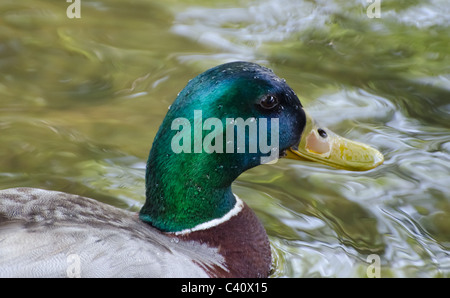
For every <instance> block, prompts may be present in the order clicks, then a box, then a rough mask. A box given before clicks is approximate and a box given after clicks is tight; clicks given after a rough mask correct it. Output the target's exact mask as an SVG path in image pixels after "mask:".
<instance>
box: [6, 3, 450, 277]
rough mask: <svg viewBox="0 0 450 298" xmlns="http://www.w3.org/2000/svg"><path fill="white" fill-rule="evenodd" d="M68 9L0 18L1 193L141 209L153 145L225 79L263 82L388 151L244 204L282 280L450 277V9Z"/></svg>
mask: <svg viewBox="0 0 450 298" xmlns="http://www.w3.org/2000/svg"><path fill="white" fill-rule="evenodd" d="M68 5H69V4H68V3H67V2H65V1H63V0H61V1H56V0H47V1H45V0H21V1H20V3H19V2H18V1H12V0H3V1H2V2H1V3H0V159H1V160H2V162H1V163H0V165H1V166H0V188H8V187H17V186H29V187H39V188H45V189H54V190H61V191H66V192H70V193H76V194H80V195H84V196H89V197H93V198H96V199H98V200H100V201H103V202H106V203H110V204H113V205H115V206H118V207H121V208H126V209H131V210H138V209H139V207H140V206H141V205H142V203H143V200H144V171H145V161H146V158H147V154H148V151H149V148H150V146H151V143H152V140H153V137H154V136H155V134H156V131H157V129H158V127H159V124H160V122H161V121H162V119H163V117H164V115H165V113H166V111H167V109H168V107H169V105H170V104H171V102H172V101H173V99H174V98H175V97H176V95H177V93H178V92H179V91H180V90H181V89H182V88H183V87H184V86H185V85H186V83H187V81H188V80H189V79H191V78H193V77H194V76H195V75H197V74H199V73H200V72H202V71H204V70H206V69H207V68H209V67H212V66H214V65H216V64H219V63H223V62H227V61H233V60H248V61H254V62H258V63H261V64H264V65H266V66H268V67H271V68H272V69H273V70H274V71H275V72H276V73H277V74H278V75H279V76H281V77H284V78H285V79H286V80H287V82H288V83H289V84H290V85H291V87H293V88H294V90H295V91H296V92H297V93H298V95H299V97H300V98H301V100H302V103H303V105H304V106H306V108H307V109H308V110H309V111H310V113H311V114H312V115H313V116H314V118H316V119H318V120H319V121H320V122H322V123H323V124H324V125H327V126H328V127H330V128H332V129H333V130H334V131H336V132H337V133H339V134H341V135H345V136H346V137H349V138H352V139H355V140H358V141H362V142H365V143H368V144H370V145H372V146H374V147H376V148H378V149H379V150H381V151H382V152H383V154H384V155H385V159H386V161H385V163H384V165H382V166H381V167H379V168H377V169H374V170H371V171H368V172H364V173H352V172H347V171H343V170H336V169H331V168H328V167H326V166H321V165H317V164H311V163H307V162H303V163H302V162H294V161H288V160H281V161H279V162H278V163H277V164H275V165H270V166H269V165H264V166H260V167H258V168H254V169H252V170H250V171H248V172H246V173H244V174H243V175H242V176H241V177H239V179H238V181H236V182H235V184H234V191H235V192H236V193H237V194H238V195H239V196H240V197H242V198H244V200H245V201H246V202H247V203H248V204H249V205H250V206H251V207H252V208H253V209H254V210H255V211H256V212H257V214H258V216H259V217H260V218H261V220H262V222H263V223H264V226H265V227H266V229H267V231H268V234H269V236H270V239H271V244H272V249H273V254H274V256H275V260H274V267H275V268H274V272H273V276H274V277H277V276H292V277H297V276H303V277H304V276H360V277H365V276H366V269H367V267H368V265H369V263H368V261H367V257H368V256H369V255H370V254H376V255H378V256H379V257H380V261H381V276H385V277H387V276H447V277H448V276H449V275H450V256H449V254H450V195H449V193H450V124H449V123H450V63H449V62H450V59H449V58H450V55H449V45H450V28H449V26H450V18H449V15H450V11H449V8H448V3H447V2H446V0H429V1H394V0H392V1H389V0H383V1H381V18H379V19H376V18H374V19H370V18H368V17H367V15H366V8H367V3H366V1H356V0H354V1H343V0H342V1H340V0H334V1H319V0H317V1H296V0H277V1H275V0H264V1H248V0H244V1H214V2H212V1H201V0H192V1H176V0H170V1H161V0H159V1H158V0H135V1H123V0H108V1H106V0H105V1H89V0H81V19H69V18H67V16H66V8H67V6H68Z"/></svg>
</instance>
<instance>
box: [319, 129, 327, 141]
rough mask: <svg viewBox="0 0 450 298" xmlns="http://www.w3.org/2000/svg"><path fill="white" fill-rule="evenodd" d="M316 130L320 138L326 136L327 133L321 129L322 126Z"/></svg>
mask: <svg viewBox="0 0 450 298" xmlns="http://www.w3.org/2000/svg"><path fill="white" fill-rule="evenodd" d="M317 132H318V133H319V136H321V137H322V138H324V139H325V138H326V137H327V136H328V135H327V132H326V131H325V130H323V129H322V128H319V129H318V130H317Z"/></svg>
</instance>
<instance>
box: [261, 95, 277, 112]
mask: <svg viewBox="0 0 450 298" xmlns="http://www.w3.org/2000/svg"><path fill="white" fill-rule="evenodd" d="M259 104H260V105H261V107H263V108H264V109H273V108H274V107H276V106H277V105H278V98H276V97H275V96H273V95H267V96H266V97H263V98H262V99H261V101H260V102H259Z"/></svg>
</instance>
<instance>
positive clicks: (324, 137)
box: [286, 112, 384, 171]
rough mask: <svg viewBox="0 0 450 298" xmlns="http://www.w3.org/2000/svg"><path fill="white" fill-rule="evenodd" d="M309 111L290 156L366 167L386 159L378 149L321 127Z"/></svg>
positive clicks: (351, 167) (356, 168)
mask: <svg viewBox="0 0 450 298" xmlns="http://www.w3.org/2000/svg"><path fill="white" fill-rule="evenodd" d="M305 114H306V125H305V129H304V130H303V133H302V138H301V140H300V143H299V144H298V146H297V148H296V147H292V148H290V149H289V150H287V155H286V157H287V158H290V159H297V160H310V161H316V162H320V163H323V164H326V165H329V166H333V167H335V168H341V169H345V170H351V171H366V170H370V169H373V168H376V167H377V166H379V165H380V164H382V163H383V161H384V157H383V154H381V152H379V151H378V150H376V149H374V148H372V147H370V146H368V145H366V144H363V143H360V142H355V141H351V140H348V139H346V138H343V137H341V136H339V135H337V134H335V133H333V132H332V131H330V130H328V129H326V128H319V127H318V126H317V125H316V123H315V122H314V120H313V119H312V118H311V117H310V116H309V115H308V114H307V113H306V112H305Z"/></svg>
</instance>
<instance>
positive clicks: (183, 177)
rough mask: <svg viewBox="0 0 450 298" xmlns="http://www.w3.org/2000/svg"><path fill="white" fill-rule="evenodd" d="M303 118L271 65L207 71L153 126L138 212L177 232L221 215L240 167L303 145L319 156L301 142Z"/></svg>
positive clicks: (273, 158)
mask: <svg viewBox="0 0 450 298" xmlns="http://www.w3.org/2000/svg"><path fill="white" fill-rule="evenodd" d="M307 123H311V120H309V119H308V116H307V114H306V113H305V111H304V110H303V108H302V105H301V103H300V101H299V99H298V98H297V96H296V94H295V93H294V91H293V90H292V89H291V88H290V87H289V86H288V85H287V84H286V82H285V80H282V79H280V78H278V77H277V76H276V75H275V74H274V73H273V72H272V71H271V70H269V69H267V68H265V67H262V66H259V65H257V64H254V63H248V62H232V63H228V64H223V65H220V66H217V67H214V68H212V69H210V70H207V71H206V72H204V73H202V74H200V75H199V76H197V77H196V78H194V79H192V80H191V81H190V82H189V83H188V84H187V86H186V87H185V88H184V89H183V90H182V91H181V92H180V94H179V95H178V97H177V98H176V100H175V101H174V103H173V104H172V105H171V107H170V109H169V111H168V113H167V115H166V117H165V118H164V120H163V123H162V124H161V126H160V128H159V131H158V133H157V135H156V137H155V140H154V142H153V146H152V149H151V151H150V155H149V159H148V162H147V172H146V202H145V204H144V206H143V207H142V209H141V211H140V218H141V219H142V220H143V221H145V222H148V223H151V224H152V225H153V226H155V227H157V228H158V229H160V230H163V231H169V232H175V231H181V230H184V229H191V228H193V227H195V226H197V225H199V224H202V223H205V222H208V221H210V220H213V219H216V218H220V217H222V216H223V215H225V214H226V213H227V212H228V211H230V210H231V209H232V208H233V207H234V205H235V203H236V199H235V197H234V195H233V193H232V192H231V184H232V182H233V181H234V180H235V179H236V178H237V177H238V176H239V175H240V174H241V173H242V172H244V171H245V170H247V169H250V168H252V167H255V166H257V165H260V164H262V163H266V162H275V161H276V160H277V158H278V157H280V156H289V157H293V158H295V159H299V155H301V154H302V151H304V152H306V153H308V154H309V155H308V154H303V156H302V157H303V158H307V159H313V158H311V157H310V156H312V155H314V157H315V160H318V161H320V159H321V158H320V157H319V158H317V156H316V155H322V156H323V153H320V154H314V150H313V149H314V148H312V149H311V148H308V147H307V146H306V145H302V143H301V141H302V140H301V136H302V132H303V130H304V128H305V126H306V125H307ZM309 126H311V125H309ZM313 129H316V128H315V127H314V128H313ZM321 130H322V131H324V130H323V129H321ZM325 134H326V133H325ZM310 135H311V133H308V136H310ZM322 135H323V134H322ZM310 138H311V137H310ZM323 139H324V140H319V141H325V139H326V138H323ZM309 143H310V144H309V145H310V147H311V146H313V147H314V144H312V143H311V141H310V142H309ZM316 143H317V142H316ZM318 144H321V143H320V142H319V143H318ZM299 146H302V148H299ZM303 147H304V148H303ZM323 148H324V147H323V146H322V147H320V150H322V149H323ZM288 152H289V153H288ZM293 152H294V153H293ZM311 152H313V153H311ZM322 159H326V157H324V156H323V157H322ZM329 164H330V163H329ZM333 165H334V166H339V165H336V164H333ZM342 167H345V166H342Z"/></svg>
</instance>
